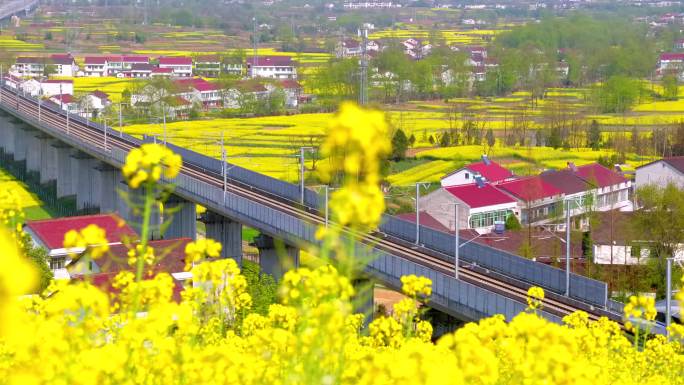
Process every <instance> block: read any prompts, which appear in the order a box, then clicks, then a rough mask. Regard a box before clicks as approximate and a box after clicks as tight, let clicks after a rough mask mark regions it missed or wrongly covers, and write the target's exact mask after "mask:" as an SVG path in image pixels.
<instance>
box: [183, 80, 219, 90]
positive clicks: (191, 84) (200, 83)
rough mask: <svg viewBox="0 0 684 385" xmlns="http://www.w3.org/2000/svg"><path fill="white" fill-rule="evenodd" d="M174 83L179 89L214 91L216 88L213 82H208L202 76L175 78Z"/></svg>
mask: <svg viewBox="0 0 684 385" xmlns="http://www.w3.org/2000/svg"><path fill="white" fill-rule="evenodd" d="M174 83H176V85H177V86H178V87H180V88H181V89H188V88H194V89H196V90H197V91H200V92H203V91H215V90H217V89H218V87H217V86H216V85H215V84H212V83H209V82H208V81H206V80H204V79H202V78H193V79H179V80H176V81H175V82H174Z"/></svg>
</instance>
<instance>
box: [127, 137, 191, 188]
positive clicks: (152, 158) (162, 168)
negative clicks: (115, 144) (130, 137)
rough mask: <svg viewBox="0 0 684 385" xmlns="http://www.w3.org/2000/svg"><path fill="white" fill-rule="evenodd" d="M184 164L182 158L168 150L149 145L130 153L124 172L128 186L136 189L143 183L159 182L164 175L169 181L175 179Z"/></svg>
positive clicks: (153, 144) (159, 146) (152, 144)
mask: <svg viewBox="0 0 684 385" xmlns="http://www.w3.org/2000/svg"><path fill="white" fill-rule="evenodd" d="M182 163H183V162H182V159H181V157H180V156H179V155H177V154H174V153H173V152H172V151H171V150H169V149H168V148H166V147H164V146H161V145H159V144H155V143H148V144H143V145H142V146H140V147H139V148H134V149H132V150H131V151H130V152H129V153H128V156H127V157H126V164H125V165H124V166H123V168H122V172H123V175H124V177H125V178H126V181H127V182H128V185H129V186H130V187H131V188H134V189H136V188H138V187H140V185H141V184H143V183H154V182H157V181H159V179H160V178H161V176H162V174H163V175H164V177H166V178H168V179H172V178H175V177H176V176H177V175H178V173H179V172H180V169H181V166H182Z"/></svg>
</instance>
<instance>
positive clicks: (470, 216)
mask: <svg viewBox="0 0 684 385" xmlns="http://www.w3.org/2000/svg"><path fill="white" fill-rule="evenodd" d="M419 206H420V208H421V209H423V210H425V212H426V213H428V214H429V215H431V216H432V217H434V218H435V219H436V220H437V221H438V222H439V223H440V224H441V225H442V226H443V227H445V228H448V229H451V230H452V231H453V230H454V228H455V221H456V217H455V215H456V213H455V211H454V207H456V206H457V207H458V210H459V218H458V220H459V227H458V228H459V229H474V230H476V231H478V232H481V233H487V232H490V231H491V230H493V228H494V225H495V224H496V223H497V222H503V221H505V220H506V218H507V217H508V216H509V215H517V214H518V213H519V211H518V201H517V200H515V199H514V198H513V197H511V196H510V195H508V194H506V193H504V192H502V191H500V190H498V189H497V188H496V187H495V186H492V185H490V184H486V183H484V184H483V183H480V184H477V183H471V184H467V185H459V186H450V187H443V188H440V189H438V190H435V191H433V192H432V193H430V194H428V195H426V196H424V197H421V198H420V200H419Z"/></svg>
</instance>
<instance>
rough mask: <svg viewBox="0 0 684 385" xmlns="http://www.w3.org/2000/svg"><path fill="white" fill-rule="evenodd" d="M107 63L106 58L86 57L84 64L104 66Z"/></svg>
mask: <svg viewBox="0 0 684 385" xmlns="http://www.w3.org/2000/svg"><path fill="white" fill-rule="evenodd" d="M105 63H107V58H106V57H104V56H86V57H85V64H105Z"/></svg>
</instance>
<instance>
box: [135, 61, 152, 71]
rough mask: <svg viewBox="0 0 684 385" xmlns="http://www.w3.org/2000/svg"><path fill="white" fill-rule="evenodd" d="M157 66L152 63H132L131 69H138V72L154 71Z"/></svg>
mask: <svg viewBox="0 0 684 385" xmlns="http://www.w3.org/2000/svg"><path fill="white" fill-rule="evenodd" d="M154 68H155V66H153V65H152V64H150V63H133V64H132V65H131V71H138V72H142V71H145V72H152V71H153V70H154Z"/></svg>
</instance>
